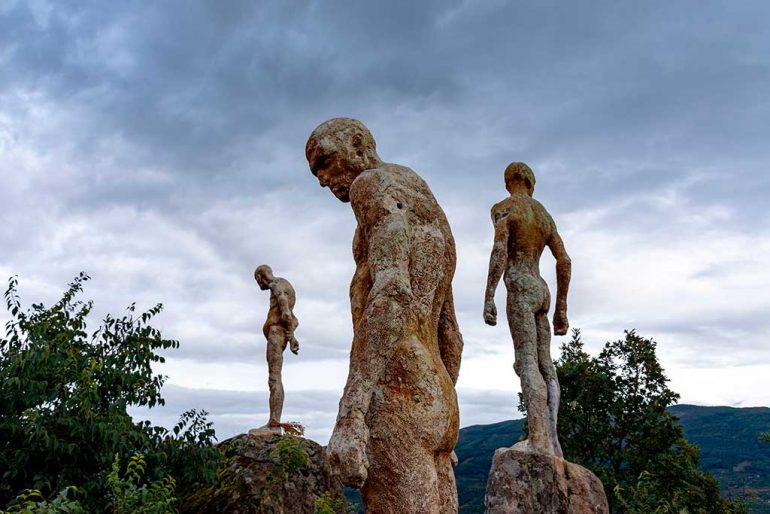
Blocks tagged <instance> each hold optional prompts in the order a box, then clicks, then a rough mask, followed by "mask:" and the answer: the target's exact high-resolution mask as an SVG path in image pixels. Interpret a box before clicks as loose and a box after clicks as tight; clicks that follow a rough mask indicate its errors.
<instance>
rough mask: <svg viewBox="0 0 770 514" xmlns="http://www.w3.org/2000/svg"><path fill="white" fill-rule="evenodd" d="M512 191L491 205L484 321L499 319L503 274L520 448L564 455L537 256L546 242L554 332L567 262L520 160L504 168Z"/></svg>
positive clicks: (563, 311) (560, 327) (561, 326)
mask: <svg viewBox="0 0 770 514" xmlns="http://www.w3.org/2000/svg"><path fill="white" fill-rule="evenodd" d="M505 187H506V189H508V192H509V193H510V196H509V197H508V198H506V199H505V200H503V201H502V202H499V203H497V204H495V205H494V206H493V207H492V222H493V223H494V226H495V241H494V246H493V247H492V255H491V257H490V259H489V276H488V279H487V290H486V297H485V302H484V321H485V322H486V323H487V324H488V325H495V324H496V323H497V309H496V307H495V289H497V284H498V282H499V281H500V277H501V276H504V282H505V286H506V288H507V289H508V302H507V306H506V307H507V308H506V313H507V315H508V325H509V327H510V330H511V336H512V337H513V346H514V351H515V359H516V360H515V364H514V369H515V371H516V374H517V375H518V376H519V377H520V378H521V389H522V395H523V396H524V405H525V407H526V408H527V419H528V422H529V438H528V439H527V441H526V442H524V443H522V445H521V446H520V448H523V447H527V449H529V450H531V451H533V452H537V453H546V454H553V455H556V456H557V457H562V451H561V446H560V445H559V437H558V434H557V430H556V422H557V415H558V412H559V381H558V378H557V377H556V368H555V367H554V365H553V361H552V360H551V329H550V326H549V324H548V310H549V308H550V306H551V295H550V293H549V292H548V285H547V284H546V283H545V280H543V279H542V277H541V276H540V270H539V262H540V255H541V254H542V253H543V249H544V248H545V247H546V246H548V248H550V249H551V253H553V256H554V257H555V258H556V310H555V312H554V316H553V329H554V334H556V335H564V334H566V333H567V329H568V328H569V323H568V321H567V289H568V288H569V281H570V274H571V262H570V258H569V256H568V255H567V252H566V250H565V249H564V243H563V242H562V240H561V237H560V236H559V232H558V231H557V230H556V224H555V223H554V221H553V219H552V218H551V215H550V214H548V211H546V210H545V207H543V205H542V204H541V203H540V202H538V201H537V200H535V199H534V198H532V193H533V192H534V190H535V175H534V173H532V170H531V169H530V168H529V166H527V165H526V164H524V163H523V162H514V163H511V164H510V165H508V167H507V168H506V169H505Z"/></svg>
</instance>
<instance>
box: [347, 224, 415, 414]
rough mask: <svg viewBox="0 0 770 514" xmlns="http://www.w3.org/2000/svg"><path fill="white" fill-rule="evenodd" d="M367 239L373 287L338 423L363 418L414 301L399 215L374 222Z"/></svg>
mask: <svg viewBox="0 0 770 514" xmlns="http://www.w3.org/2000/svg"><path fill="white" fill-rule="evenodd" d="M369 234H370V235H369V239H368V243H369V248H368V258H367V266H368V268H369V274H370V276H371V281H372V285H371V290H370V291H369V294H368V296H367V299H366V305H365V306H364V309H363V312H362V314H361V317H360V319H359V320H358V323H357V325H356V327H355V333H354V337H353V347H352V350H351V356H350V372H349V375H348V382H347V385H346V386H345V392H344V395H343V398H342V401H341V403H340V417H347V416H353V417H360V418H363V417H364V416H366V413H367V412H368V410H369V404H370V403H371V397H372V392H373V389H374V386H375V385H376V384H377V383H378V381H379V379H380V377H381V376H382V374H383V372H384V370H385V368H386V367H387V365H388V363H389V362H390V360H391V357H392V355H393V351H394V349H395V346H396V344H397V343H398V342H399V340H400V339H401V338H402V334H403V333H404V325H405V324H406V323H407V315H408V312H409V304H410V301H411V296H412V291H411V285H410V280H409V270H408V265H409V255H408V236H407V233H406V225H405V220H404V219H403V215H401V214H389V215H388V216H386V217H384V218H382V219H381V220H378V223H377V224H376V225H375V227H374V229H373V230H370V231H369Z"/></svg>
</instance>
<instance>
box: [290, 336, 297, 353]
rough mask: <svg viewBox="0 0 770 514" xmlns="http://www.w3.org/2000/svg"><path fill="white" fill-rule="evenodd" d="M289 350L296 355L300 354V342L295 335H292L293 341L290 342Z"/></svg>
mask: <svg viewBox="0 0 770 514" xmlns="http://www.w3.org/2000/svg"><path fill="white" fill-rule="evenodd" d="M289 350H291V353H293V354H294V355H297V354H298V353H299V341H297V338H296V337H294V334H292V335H291V339H290V340H289Z"/></svg>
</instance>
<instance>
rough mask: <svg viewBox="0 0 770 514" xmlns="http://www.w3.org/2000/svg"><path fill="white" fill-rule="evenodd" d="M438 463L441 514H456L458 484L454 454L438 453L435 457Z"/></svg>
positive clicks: (437, 473) (437, 475) (437, 474)
mask: <svg viewBox="0 0 770 514" xmlns="http://www.w3.org/2000/svg"><path fill="white" fill-rule="evenodd" d="M434 459H435V461H436V477H437V486H438V495H439V500H440V502H441V504H440V505H439V512H440V513H441V514H456V513H457V509H458V503H457V484H455V472H454V469H453V466H452V452H438V453H436V455H435V457H434Z"/></svg>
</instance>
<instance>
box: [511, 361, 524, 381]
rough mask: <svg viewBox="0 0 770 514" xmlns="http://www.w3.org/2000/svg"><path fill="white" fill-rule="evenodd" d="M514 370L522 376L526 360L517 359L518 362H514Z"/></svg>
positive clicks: (517, 374)
mask: <svg viewBox="0 0 770 514" xmlns="http://www.w3.org/2000/svg"><path fill="white" fill-rule="evenodd" d="M513 371H514V372H516V376H519V377H520V376H521V373H522V372H523V371H524V362H523V360H522V359H516V362H514V363H513Z"/></svg>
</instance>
